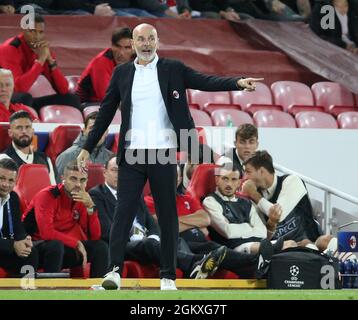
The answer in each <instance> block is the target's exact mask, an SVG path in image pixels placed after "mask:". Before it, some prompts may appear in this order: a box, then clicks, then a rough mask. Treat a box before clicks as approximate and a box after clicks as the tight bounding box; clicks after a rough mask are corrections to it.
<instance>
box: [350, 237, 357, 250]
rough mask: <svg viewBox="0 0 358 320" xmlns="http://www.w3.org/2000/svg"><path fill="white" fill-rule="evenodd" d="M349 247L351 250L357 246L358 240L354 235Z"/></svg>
mask: <svg viewBox="0 0 358 320" xmlns="http://www.w3.org/2000/svg"><path fill="white" fill-rule="evenodd" d="M349 246H350V247H351V249H355V248H356V246H357V239H356V237H355V236H354V235H352V236H351V237H350V238H349Z"/></svg>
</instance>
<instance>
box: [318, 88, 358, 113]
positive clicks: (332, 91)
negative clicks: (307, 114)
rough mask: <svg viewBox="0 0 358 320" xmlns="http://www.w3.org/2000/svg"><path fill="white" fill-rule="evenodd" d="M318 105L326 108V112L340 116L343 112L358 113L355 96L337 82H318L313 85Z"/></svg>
mask: <svg viewBox="0 0 358 320" xmlns="http://www.w3.org/2000/svg"><path fill="white" fill-rule="evenodd" d="M312 92H313V96H314V98H315V100H316V104H317V105H321V106H324V108H325V110H326V112H329V113H331V114H333V115H334V116H338V114H340V113H341V112H346V111H358V107H356V106H355V104H354V97H353V94H352V93H351V92H350V91H349V90H347V89H346V88H345V87H343V86H342V85H340V84H339V83H335V82H317V83H315V84H313V85H312Z"/></svg>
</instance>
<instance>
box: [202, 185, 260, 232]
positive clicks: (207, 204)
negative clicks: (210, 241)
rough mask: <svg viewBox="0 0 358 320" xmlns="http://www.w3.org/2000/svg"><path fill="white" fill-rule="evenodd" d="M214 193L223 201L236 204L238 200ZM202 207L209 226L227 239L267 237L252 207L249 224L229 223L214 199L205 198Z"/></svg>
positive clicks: (234, 197)
mask: <svg viewBox="0 0 358 320" xmlns="http://www.w3.org/2000/svg"><path fill="white" fill-rule="evenodd" d="M215 193H216V194H217V195H218V196H219V197H221V198H222V199H223V200H224V201H232V202H237V200H238V198H237V197H236V196H233V197H231V198H228V197H225V196H223V195H222V194H221V193H220V192H218V191H216V192H215ZM203 206H204V208H205V210H206V211H207V212H208V213H209V215H210V219H211V224H210V225H211V226H212V227H213V228H214V229H215V230H216V231H217V232H218V233H219V234H221V235H222V236H223V237H225V238H227V239H235V238H244V239H245V238H250V237H257V238H266V236H267V231H266V227H265V225H264V223H263V222H262V220H261V218H260V216H259V214H258V213H257V211H256V209H255V206H253V205H252V206H251V211H250V223H230V222H229V221H228V220H227V219H226V217H225V216H224V215H223V209H222V206H221V204H220V203H219V202H217V201H216V199H215V198H214V197H211V196H209V197H206V198H205V199H204V201H203Z"/></svg>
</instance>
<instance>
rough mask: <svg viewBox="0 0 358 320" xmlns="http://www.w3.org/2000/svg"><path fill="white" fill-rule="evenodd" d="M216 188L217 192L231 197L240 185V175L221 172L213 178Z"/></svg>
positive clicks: (236, 172) (233, 172)
mask: <svg viewBox="0 0 358 320" xmlns="http://www.w3.org/2000/svg"><path fill="white" fill-rule="evenodd" d="M215 183H216V187H217V188H218V190H219V192H220V193H221V194H222V195H224V196H226V197H232V196H233V195H234V194H235V192H236V190H237V189H238V188H239V185H240V173H239V172H238V171H227V170H221V171H220V175H219V176H215Z"/></svg>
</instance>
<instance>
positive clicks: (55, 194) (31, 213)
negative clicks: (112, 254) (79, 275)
mask: <svg viewBox="0 0 358 320" xmlns="http://www.w3.org/2000/svg"><path fill="white" fill-rule="evenodd" d="M86 183H87V174H86V173H82V172H80V171H79V169H78V167H77V165H76V162H75V161H73V162H70V163H69V164H68V165H67V166H66V168H65V171H64V180H63V183H60V184H58V185H56V186H50V187H46V188H45V189H43V190H41V191H40V192H39V193H38V194H37V195H36V196H35V197H34V199H33V200H32V201H31V203H30V205H29V207H28V208H27V210H26V212H25V213H24V215H23V217H22V218H23V221H24V224H25V227H26V230H27V232H28V233H29V234H31V235H33V239H34V240H35V246H36V247H37V249H38V250H39V252H41V257H44V261H42V262H41V261H40V265H42V266H43V267H44V269H45V270H51V272H59V271H60V270H61V268H68V267H74V266H79V265H81V264H82V265H83V266H85V265H86V264H87V261H88V262H90V263H91V273H90V276H91V277H92V278H99V277H103V276H104V274H105V273H106V272H107V268H108V246H107V244H106V243H105V242H104V241H102V240H100V239H101V226H100V222H99V219H98V214H97V209H96V207H95V205H94V203H93V201H92V199H91V197H90V195H89V194H88V193H87V192H86V191H85V188H86ZM36 240H43V241H39V242H36Z"/></svg>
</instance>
